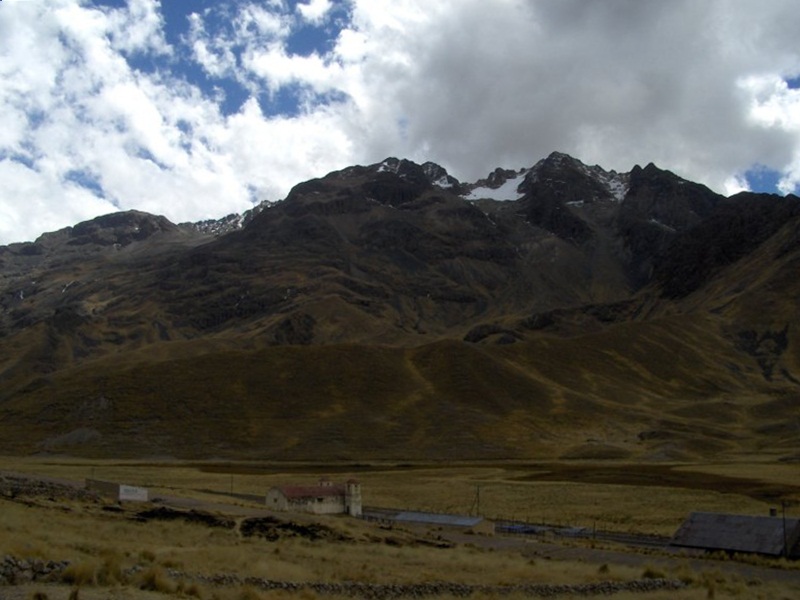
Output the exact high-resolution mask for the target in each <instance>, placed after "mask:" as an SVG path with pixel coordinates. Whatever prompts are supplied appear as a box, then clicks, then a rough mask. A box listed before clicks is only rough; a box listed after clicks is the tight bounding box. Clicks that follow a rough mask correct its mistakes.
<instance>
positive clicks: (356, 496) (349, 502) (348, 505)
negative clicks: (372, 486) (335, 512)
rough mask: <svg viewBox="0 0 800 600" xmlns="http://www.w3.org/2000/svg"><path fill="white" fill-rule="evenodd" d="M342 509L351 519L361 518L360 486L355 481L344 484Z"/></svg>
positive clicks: (350, 480)
mask: <svg viewBox="0 0 800 600" xmlns="http://www.w3.org/2000/svg"><path fill="white" fill-rule="evenodd" d="M344 509H345V512H346V513H347V514H348V515H350V516H351V517H360V516H361V484H360V483H359V482H358V481H356V480H355V479H348V480H347V483H345V484H344Z"/></svg>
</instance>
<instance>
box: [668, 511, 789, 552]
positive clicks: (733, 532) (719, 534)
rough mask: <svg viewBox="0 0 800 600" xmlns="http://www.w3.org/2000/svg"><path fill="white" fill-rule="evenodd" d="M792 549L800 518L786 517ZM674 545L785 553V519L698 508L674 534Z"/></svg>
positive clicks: (787, 535)
mask: <svg viewBox="0 0 800 600" xmlns="http://www.w3.org/2000/svg"><path fill="white" fill-rule="evenodd" d="M786 539H787V541H788V545H789V549H790V550H791V549H792V547H793V546H794V545H795V544H797V542H798V540H799V539H800V520H798V519H786ZM672 544H673V545H674V546H684V547H688V548H703V549H705V550H725V551H728V552H753V553H757V554H768V555H772V556H780V555H782V554H784V520H783V519H782V518H781V517H754V516H749V515H729V514H722V513H703V512H696V513H692V514H691V515H689V518H688V519H686V521H684V522H683V525H681V526H680V528H679V529H678V531H677V532H675V535H674V536H673V538H672Z"/></svg>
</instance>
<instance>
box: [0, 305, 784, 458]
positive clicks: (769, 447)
mask: <svg viewBox="0 0 800 600" xmlns="http://www.w3.org/2000/svg"><path fill="white" fill-rule="evenodd" d="M784 354H785V355H784V356H783V358H782V359H781V360H782V361H784V363H787V364H790V363H792V362H793V360H794V359H793V358H792V357H794V356H796V350H795V349H794V348H793V347H792V346H791V345H790V348H789V349H788V350H787V352H785V353H784ZM796 367H797V365H796V364H792V365H791V368H794V369H796ZM794 387H795V386H794V384H793V383H792V382H791V381H787V380H785V379H781V378H776V377H773V378H772V379H771V380H769V379H767V378H765V376H764V373H763V367H762V365H761V364H760V363H759V356H756V355H753V353H752V352H748V350H747V348H745V347H742V346H741V344H739V345H738V346H737V343H736V341H735V340H731V339H729V338H728V337H726V336H725V334H724V327H722V324H721V323H720V322H718V321H717V317H715V316H714V315H710V316H708V317H704V318H700V317H695V318H687V317H685V316H681V317H673V318H668V317H663V318H660V319H655V320H651V321H648V322H631V323H623V324H619V325H615V326H611V327H608V328H607V329H605V330H604V331H602V332H599V333H594V334H590V335H584V336H577V337H571V338H564V337H554V336H545V335H539V336H538V337H535V338H533V339H530V340H529V341H526V342H521V343H516V344H513V345H481V344H469V343H466V342H456V341H438V342H433V343H431V344H427V345H424V346H418V347H415V348H397V347H381V346H374V345H373V346H367V345H330V346H303V347H300V346H271V347H265V348H257V347H252V348H249V349H248V348H246V347H241V348H238V349H236V348H234V346H233V344H232V343H230V342H226V341H224V340H217V341H216V342H213V343H211V342H208V343H205V344H203V345H200V344H197V343H194V344H189V343H185V342H169V343H167V342H165V343H161V344H155V345H153V346H151V347H148V348H145V349H143V350H141V351H139V352H138V353H127V354H125V355H120V356H109V357H104V358H102V359H98V360H95V361H92V362H89V363H86V364H83V365H81V366H80V367H76V368H73V369H68V370H62V371H59V372H57V373H52V374H42V375H41V376H39V377H38V378H37V379H35V380H34V381H33V383H31V384H29V385H27V386H26V387H25V388H24V389H23V390H21V391H20V392H19V393H17V394H15V395H14V396H13V397H11V398H9V399H6V400H5V401H4V402H3V403H2V404H0V439H2V442H0V446H2V447H0V450H2V451H4V452H36V451H47V452H55V453H60V452H66V453H70V454H79V455H93V456H176V457H186V458H192V457H194V458H196V457H233V456H235V457H242V458H243V457H251V458H277V459H314V458H319V457H320V456H324V457H326V458H333V459H343V460H356V461H357V460H367V459H380V458H386V459H417V458H419V459H423V458H424V459H453V458H461V459H472V458H530V457H567V458H582V457H592V458H604V457H605V458H623V457H636V458H643V459H654V460H658V459H662V460H663V459H684V458H692V457H697V456H707V455H712V454H718V453H734V452H751V451H774V452H778V453H779V454H781V455H786V456H790V455H792V454H796V453H797V452H798V451H800V435H798V430H800V423H798V418H797V416H796V415H797V414H800V411H798V410H797V409H798V408H799V407H800V395H798V394H797V392H796V391H795V390H794ZM21 427H24V429H25V431H26V435H25V436H20V435H18V434H17V435H15V433H14V432H19V431H20V428H21Z"/></svg>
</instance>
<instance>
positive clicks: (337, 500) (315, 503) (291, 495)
mask: <svg viewBox="0 0 800 600" xmlns="http://www.w3.org/2000/svg"><path fill="white" fill-rule="evenodd" d="M266 505H267V508H270V509H272V510H278V511H290V512H305V513H311V514H314V515H335V514H347V515H350V516H352V517H360V516H361V484H360V483H359V482H358V481H356V480H355V479H349V480H348V481H347V482H345V483H338V484H337V483H333V482H332V481H330V480H329V479H327V478H324V477H323V478H321V479H320V480H319V483H318V484H317V485H284V486H277V487H273V488H271V489H270V490H269V491H268V492H267V498H266Z"/></svg>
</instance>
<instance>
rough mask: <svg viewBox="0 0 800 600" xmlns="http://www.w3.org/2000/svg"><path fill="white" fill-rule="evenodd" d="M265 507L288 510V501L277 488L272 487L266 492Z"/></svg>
mask: <svg viewBox="0 0 800 600" xmlns="http://www.w3.org/2000/svg"><path fill="white" fill-rule="evenodd" d="M266 504H267V508H271V509H272V510H282V511H285V510H289V501H288V500H287V499H286V496H284V495H283V492H281V491H280V490H279V489H278V488H272V489H270V490H269V491H268V492H267V500H266Z"/></svg>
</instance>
